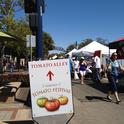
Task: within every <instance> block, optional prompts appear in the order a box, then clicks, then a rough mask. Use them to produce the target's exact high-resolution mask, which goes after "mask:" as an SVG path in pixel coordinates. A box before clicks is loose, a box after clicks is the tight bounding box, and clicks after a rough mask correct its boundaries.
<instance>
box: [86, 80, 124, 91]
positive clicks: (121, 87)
mask: <svg viewBox="0 0 124 124" xmlns="http://www.w3.org/2000/svg"><path fill="white" fill-rule="evenodd" d="M87 82H88V81H87ZM87 85H88V86H90V87H92V88H95V89H97V90H99V91H101V92H103V93H107V92H108V84H107V83H95V82H92V83H87ZM117 87H118V92H119V93H124V85H120V84H119V83H117Z"/></svg>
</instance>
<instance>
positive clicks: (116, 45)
mask: <svg viewBox="0 0 124 124" xmlns="http://www.w3.org/2000/svg"><path fill="white" fill-rule="evenodd" d="M122 46H124V37H121V38H119V39H117V40H115V41H113V42H111V43H109V48H110V49H118V48H119V47H122Z"/></svg>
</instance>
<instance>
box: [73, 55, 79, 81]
mask: <svg viewBox="0 0 124 124" xmlns="http://www.w3.org/2000/svg"><path fill="white" fill-rule="evenodd" d="M78 67H79V61H78V58H77V57H75V59H74V60H73V70H74V79H75V80H76V79H79V77H78V73H79V69H78Z"/></svg>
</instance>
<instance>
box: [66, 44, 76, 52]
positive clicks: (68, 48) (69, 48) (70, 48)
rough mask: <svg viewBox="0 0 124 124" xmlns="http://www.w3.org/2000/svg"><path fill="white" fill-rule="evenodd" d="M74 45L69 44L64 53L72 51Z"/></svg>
mask: <svg viewBox="0 0 124 124" xmlns="http://www.w3.org/2000/svg"><path fill="white" fill-rule="evenodd" d="M75 47H76V46H75V44H71V45H69V46H68V47H67V48H66V52H67V53H68V52H69V51H71V50H73V49H74V48H75Z"/></svg>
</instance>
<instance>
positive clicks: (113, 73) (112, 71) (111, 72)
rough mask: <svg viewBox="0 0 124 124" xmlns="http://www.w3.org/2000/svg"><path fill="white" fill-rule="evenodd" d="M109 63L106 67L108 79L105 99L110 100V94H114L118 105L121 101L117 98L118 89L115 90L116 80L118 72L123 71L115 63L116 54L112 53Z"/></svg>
mask: <svg viewBox="0 0 124 124" xmlns="http://www.w3.org/2000/svg"><path fill="white" fill-rule="evenodd" d="M110 59H111V61H110V63H109V65H108V70H107V71H108V72H107V77H108V81H109V84H108V88H109V89H108V94H107V99H109V100H112V98H111V94H112V93H114V95H115V98H116V103H117V104H119V102H121V100H120V99H119V96H118V88H117V84H116V83H117V80H118V78H119V76H120V71H124V68H123V67H122V66H121V65H120V63H119V62H118V61H117V53H116V52H114V53H112V55H111V58H110Z"/></svg>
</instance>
